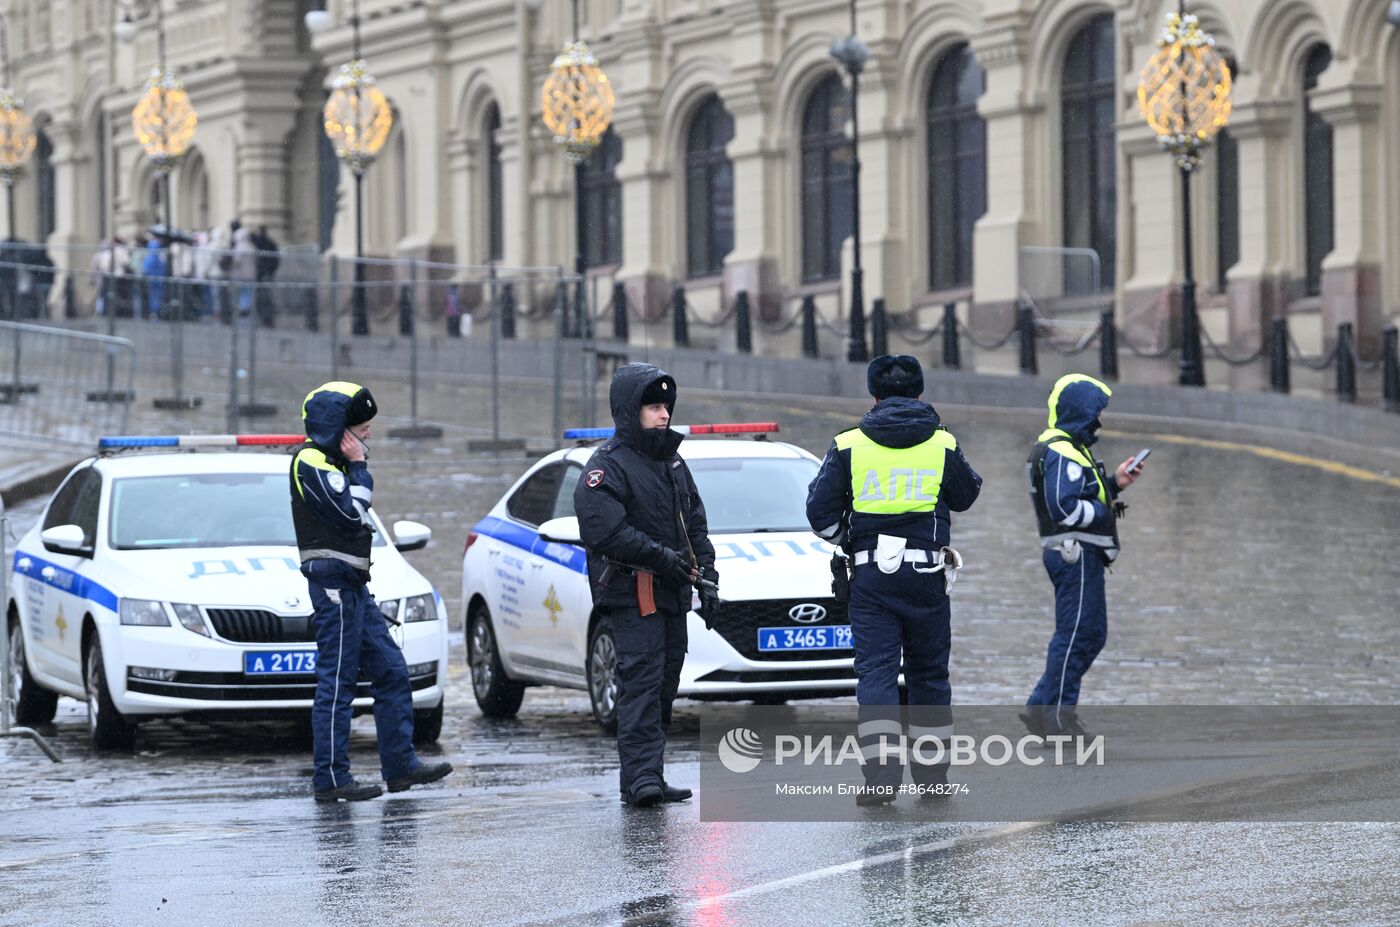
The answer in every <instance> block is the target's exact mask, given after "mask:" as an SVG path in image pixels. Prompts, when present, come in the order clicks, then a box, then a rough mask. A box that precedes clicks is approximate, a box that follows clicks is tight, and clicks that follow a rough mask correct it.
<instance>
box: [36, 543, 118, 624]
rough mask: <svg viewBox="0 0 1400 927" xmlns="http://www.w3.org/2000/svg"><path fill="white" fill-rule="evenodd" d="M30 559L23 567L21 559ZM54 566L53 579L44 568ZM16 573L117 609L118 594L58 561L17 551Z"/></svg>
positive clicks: (113, 609)
mask: <svg viewBox="0 0 1400 927" xmlns="http://www.w3.org/2000/svg"><path fill="white" fill-rule="evenodd" d="M21 560H28V561H29V566H28V567H21V566H20V561H21ZM46 567H52V568H53V571H54V577H53V579H45V578H44V576H43V570H44V569H45V568H46ZM14 568H15V573H16V574H17V575H19V576H28V577H29V578H30V579H33V580H38V581H39V582H41V583H43V584H44V585H46V586H52V587H54V588H55V589H61V590H63V591H64V592H69V593H72V594H73V595H75V596H77V597H78V598H80V599H87V600H88V601H90V602H95V603H96V604H98V605H101V606H102V607H103V608H105V609H108V610H110V611H116V610H117V594H116V593H115V592H113V591H112V590H110V589H108V588H107V587H106V586H104V585H102V584H101V583H98V582H95V581H93V580H91V579H88V578H87V577H86V576H84V575H82V574H81V573H75V572H73V571H72V570H66V569H64V568H63V567H61V566H59V565H58V564H56V563H50V562H49V561H47V560H44V559H42V558H40V557H36V556H34V555H33V554H26V553H24V552H22V551H18V550H16V551H15V559H14Z"/></svg>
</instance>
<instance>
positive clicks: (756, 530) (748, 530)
mask: <svg viewBox="0 0 1400 927" xmlns="http://www.w3.org/2000/svg"><path fill="white" fill-rule="evenodd" d="M811 530H812V529H811V528H808V527H806V526H805V525H804V526H803V527H801V528H740V529H739V530H738V531H734V532H730V533H732V534H790V533H792V532H794V531H811Z"/></svg>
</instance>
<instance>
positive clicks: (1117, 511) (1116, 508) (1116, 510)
mask: <svg viewBox="0 0 1400 927" xmlns="http://www.w3.org/2000/svg"><path fill="white" fill-rule="evenodd" d="M1127 513H1128V503H1126V502H1115V503H1113V514H1114V517H1116V518H1122V517H1123V516H1124V515H1126V514H1127Z"/></svg>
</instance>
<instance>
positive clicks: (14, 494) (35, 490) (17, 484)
mask: <svg viewBox="0 0 1400 927" xmlns="http://www.w3.org/2000/svg"><path fill="white" fill-rule="evenodd" d="M86 459H87V458H86V457H85V456H84V457H74V458H72V459H71V460H65V461H62V462H59V463H54V464H52V465H50V466H48V467H46V468H44V469H42V470H39V471H36V472H33V473H29V474H27V475H25V476H22V477H20V478H19V479H17V480H15V481H14V482H12V483H9V484H6V485H3V486H0V499H3V500H4V505H5V508H6V509H7V510H8V509H9V508H10V507H11V506H13V505H17V504H18V503H20V502H26V501H28V500H30V499H32V498H34V497H35V496H38V495H43V494H44V493H50V492H53V491H54V490H55V489H57V488H58V484H59V483H62V482H63V478H64V477H65V476H67V475H68V471H70V470H72V469H73V467H75V466H76V465H77V464H78V462H79V461H82V460H86Z"/></svg>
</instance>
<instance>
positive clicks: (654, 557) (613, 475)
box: [574, 364, 719, 807]
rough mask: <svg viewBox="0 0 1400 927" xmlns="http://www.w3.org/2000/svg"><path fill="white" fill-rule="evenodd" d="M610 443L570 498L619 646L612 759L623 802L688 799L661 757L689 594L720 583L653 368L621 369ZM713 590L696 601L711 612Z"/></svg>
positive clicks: (666, 398)
mask: <svg viewBox="0 0 1400 927" xmlns="http://www.w3.org/2000/svg"><path fill="white" fill-rule="evenodd" d="M609 401H610V405H611V406H612V415H613V423H614V425H615V426H616V431H615V432H614V436H613V437H612V438H611V439H610V440H608V441H607V442H606V443H604V444H603V445H602V446H601V447H599V448H598V449H597V450H596V451H595V452H594V453H593V456H592V457H590V458H589V460H588V463H587V465H586V466H585V467H584V471H583V477H582V478H581V479H580V480H579V482H578V485H577V486H576V487H575V488H574V510H575V511H576V512H577V513H578V520H579V533H580V535H581V537H582V539H583V544H584V546H585V547H586V548H587V549H588V575H589V577H590V578H591V579H592V586H593V601H594V604H595V605H596V606H597V608H598V609H599V610H600V612H601V614H602V620H605V621H608V622H610V623H611V625H612V632H613V640H614V641H615V643H616V645H617V686H618V697H617V753H618V759H619V761H620V763H621V771H620V775H619V786H620V789H621V793H622V800H623V801H625V802H627V803H628V804H630V805H635V806H639V807H648V806H652V805H657V804H660V803H661V802H663V801H667V802H675V801H685V800H686V799H688V798H690V796H691V792H690V789H684V788H677V787H673V786H670V785H667V784H666V780H665V776H664V775H663V753H664V751H665V748H666V733H665V732H666V730H667V728H669V727H670V723H671V705H672V702H674V701H675V698H676V691H677V689H678V688H679V686H680V677H681V665H682V664H683V663H684V662H685V651H686V614H687V612H689V610H690V602H691V586H692V583H694V582H695V581H696V580H697V579H698V578H700V577H703V578H704V579H706V580H708V581H709V582H710V583H717V582H718V581H719V574H718V573H716V572H715V568H714V562H715V549H714V547H713V546H712V545H711V544H710V537H709V526H708V524H707V522H706V519H705V506H704V505H703V504H702V503H701V501H700V493H699V492H698V491H697V490H696V488H695V481H694V479H693V478H692V477H691V475H690V470H689V468H687V467H686V465H685V461H683V460H682V459H681V458H680V455H679V454H677V453H676V451H677V449H678V448H679V447H680V443H681V440H682V438H683V437H684V436H683V435H682V434H681V433H680V432H677V431H674V430H672V429H671V428H670V422H671V414H672V412H673V411H674V410H675V407H676V381H675V380H674V379H672V378H671V376H670V375H669V374H667V373H666V372H665V371H664V370H661V369H659V368H657V367H653V366H652V365H651V364H626V365H624V366H622V367H621V368H619V369H618V371H617V374H616V375H615V376H614V377H613V381H612V387H611V390H610V393H609ZM717 597H718V591H717V587H715V586H711V587H710V589H709V590H708V591H705V590H702V591H701V614H702V615H711V614H713V612H712V610H713V608H714V607H715V606H716V605H717V604H718V598H717Z"/></svg>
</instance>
